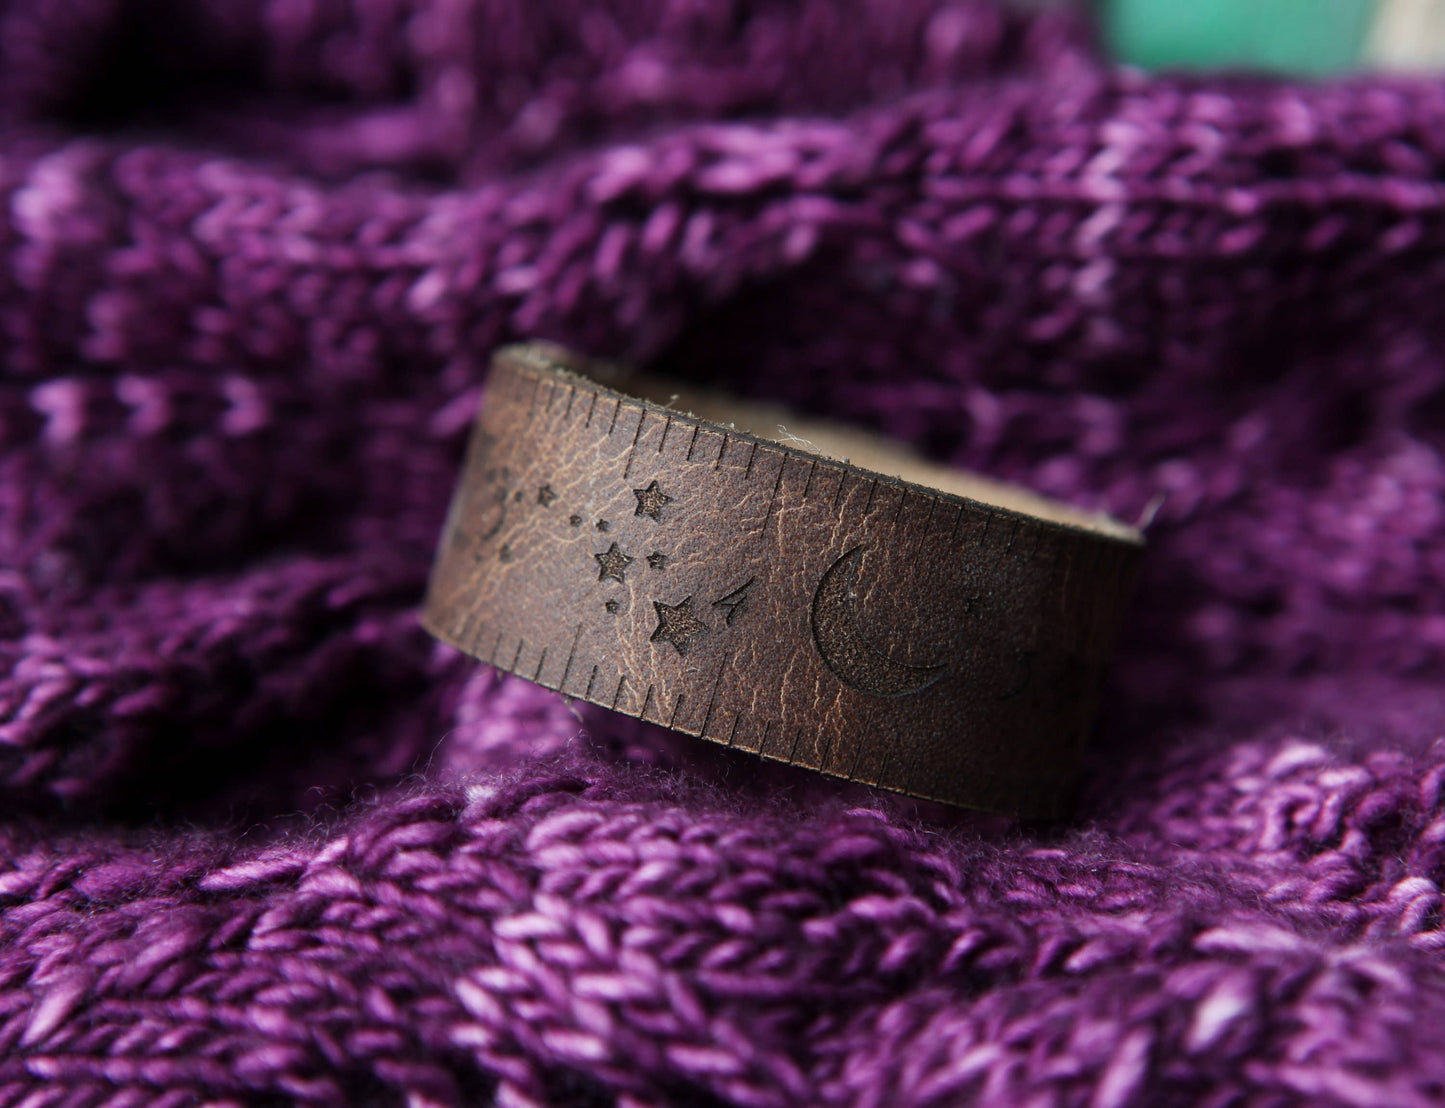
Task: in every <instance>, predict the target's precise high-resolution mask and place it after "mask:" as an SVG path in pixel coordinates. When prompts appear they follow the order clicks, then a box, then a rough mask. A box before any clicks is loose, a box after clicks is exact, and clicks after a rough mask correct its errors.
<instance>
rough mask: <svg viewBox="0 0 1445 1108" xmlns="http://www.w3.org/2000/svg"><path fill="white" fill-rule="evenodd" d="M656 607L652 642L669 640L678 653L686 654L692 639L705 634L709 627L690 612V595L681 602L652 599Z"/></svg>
mask: <svg viewBox="0 0 1445 1108" xmlns="http://www.w3.org/2000/svg"><path fill="white" fill-rule="evenodd" d="M652 606H653V607H654V608H656V609H657V630H656V631H654V632H653V633H652V641H653V642H670V643H672V645H673V649H675V650H676V651H677V652H678V653H679V654H686V653H687V652H688V650H689V649H690V648H691V646H692V640H693V639H695V638H697V637H698V636H699V635H706V634H707V633H708V631H709V630H711V628H709V627H708V625H707V624H706V623H704V622H703V621H702V620H700V619H698V618H697V616H695V615H693V614H692V597H690V596H689V597H688V598H687V599H686V600H684V601H683V602H682V603H681V604H664V603H663V602H662V601H660V600H654V601H653V602H652Z"/></svg>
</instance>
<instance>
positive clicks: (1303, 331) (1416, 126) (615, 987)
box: [0, 0, 1445, 1108]
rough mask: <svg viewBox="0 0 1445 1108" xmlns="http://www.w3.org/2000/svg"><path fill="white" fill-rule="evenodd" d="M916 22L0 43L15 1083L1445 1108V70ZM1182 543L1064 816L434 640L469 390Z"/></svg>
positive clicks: (384, 5)
mask: <svg viewBox="0 0 1445 1108" xmlns="http://www.w3.org/2000/svg"><path fill="white" fill-rule="evenodd" d="M1089 42H1090V40H1089V35H1088V31H1087V28H1086V27H1084V25H1083V23H1082V21H1081V20H1080V19H1079V18H1078V17H1076V16H1073V15H1069V14H1067V13H1059V12H1049V13H1045V14H1018V13H1014V12H1004V11H1002V10H1000V9H996V8H994V7H992V6H990V5H987V4H984V3H981V2H977V0H969V2H962V3H960V2H955V3H944V2H940V0H934V2H923V0H908V2H900V0H891V2H889V3H887V4H884V3H877V4H874V3H865V2H863V0H852V2H849V0H836V2H832V3H824V2H821V0H809V2H804V3H800V4H781V3H777V4H773V3H764V2H761V0H758V2H754V3H743V2H741V0H739V2H736V3H724V2H718V3H700V2H684V0H666V2H664V0H655V2H650V3H645V4H636V3H631V2H625V0H611V2H610V3H600V4H598V3H593V4H586V5H581V4H577V5H573V4H564V3H548V4H538V3H532V2H523V0H446V2H443V0H314V2H308V3H300V2H283V0H272V2H263V0H226V2H225V3H215V4H205V5H190V4H180V3H171V2H162V0H157V2H155V3H151V4H145V5H132V4H121V3H117V2H113V0H111V2H106V0H93V2H86V0H67V2H65V3H53V2H51V0H44V2H42V0H7V2H0V121H3V122H0V1105H5V1106H7V1108H8V1106H18V1105H24V1106H25V1108H40V1106H46V1108H48V1106H50V1105H66V1106H71V1105H75V1106H86V1108H89V1106H101V1105H105V1106H107V1108H112V1106H113V1108H121V1106H125V1108H130V1106H141V1105H144V1106H147V1108H150V1106H160V1105H164V1106H166V1108H172V1106H175V1108H179V1106H181V1105H191V1104H196V1105H200V1104H235V1105H268V1106H269V1105H278V1104H290V1103H299V1104H314V1105H330V1104H338V1103H343V1104H358V1105H398V1106H400V1105H405V1106H407V1108H430V1106H433V1105H452V1104H455V1105H474V1104H483V1103H489V1102H495V1103H498V1104H501V1105H504V1106H507V1108H520V1106H524V1105H526V1106H532V1105H539V1106H540V1105H547V1106H568V1108H572V1106H584V1105H585V1106H588V1108H592V1106H598V1105H613V1104H615V1105H618V1106H619V1108H644V1106H647V1108H652V1106H656V1108H662V1106H665V1105H739V1106H749V1108H751V1106H772V1105H779V1106H783V1105H799V1104H819V1105H838V1106H857V1108H864V1106H875V1105H876V1106H879V1108H883V1106H890V1108H891V1106H895V1105H907V1106H915V1105H916V1106H927V1108H942V1106H950V1105H964V1104H970V1105H971V1104H981V1105H995V1106H1009V1108H1014V1106H1025V1105H1027V1106H1035V1105H1037V1106H1044V1105H1058V1106H1064V1105H1089V1106H1092V1108H1122V1106H1125V1105H1183V1104H1189V1105H1195V1104H1200V1105H1219V1106H1223V1105H1226V1104H1228V1105H1251V1106H1277V1105H1278V1106H1282V1105H1292V1104H1306V1103H1308V1104H1326V1105H1348V1106H1369V1105H1391V1106H1396V1105H1399V1106H1411V1105H1426V1104H1431V1103H1436V1102H1438V1100H1439V1099H1440V1097H1441V1096H1442V1095H1445V1030H1442V1028H1445V966H1442V963H1441V958H1442V955H1445V951H1442V945H1445V940H1442V931H1441V910H1442V897H1441V891H1440V882H1441V880H1442V879H1445V875H1442V866H1445V858H1442V849H1445V846H1442V844H1445V792H1442V786H1445V748H1442V747H1441V746H1440V745H1438V744H1437V739H1438V738H1439V737H1440V736H1441V734H1442V733H1445V694H1442V693H1441V692H1440V688H1441V679H1442V670H1445V542H1442V539H1445V508H1442V503H1445V458H1442V447H1445V353H1442V351H1445V312H1442V311H1441V310H1440V307H1439V306H1440V305H1441V304H1442V303H1445V83H1441V82H1439V81H1430V80H1416V81H1385V80H1379V79H1369V80H1365V79H1358V80H1354V81H1347V82H1341V83H1334V84H1324V85H1311V86H1305V85H1292V84H1282V83H1274V82H1266V81H1262V80H1258V79H1245V78H1212V79H1189V80H1183V79H1174V78H1159V79H1146V78H1143V77H1141V76H1138V75H1136V74H1130V73H1126V72H1118V71H1114V70H1112V69H1110V68H1109V67H1108V65H1107V64H1106V63H1105V62H1104V61H1102V60H1100V59H1099V58H1097V57H1096V56H1094V55H1093V54H1092V52H1091V48H1090V45H1089ZM530 335H541V336H545V337H549V338H554V339H559V340H564V341H569V342H572V343H575V344H578V345H580V346H583V347H585V348H587V349H589V350H592V351H594V352H596V353H600V354H606V355H611V356H618V357H626V358H632V359H636V360H639V361H642V362H645V363H647V364H649V365H653V366H656V367H659V368H664V369H666V370H668V371H669V372H673V373H677V374H682V375H686V376H691V377H693V378H694V379H697V380H701V381H707V382H711V383H716V384H724V385H727V386H729V387H731V388H734V389H736V390H739V391H742V392H745V393H749V394H752V395H758V396H766V397H772V398H778V399H783V400H787V401H789V402H791V403H793V404H795V405H797V406H799V407H801V408H804V409H807V410H810V411H814V412H821V413H826V414H831V415H833V416H836V417H839V418H844V419H851V420H854V421H858V422H863V423H868V424H871V425H872V426H874V427H876V428H878V429H881V430H883V431H885V432H887V433H890V434H892V435H895V436H897V437H900V438H903V439H907V440H909V441H911V442H913V443H915V444H917V445H918V446H920V447H921V448H922V449H924V450H926V451H927V452H928V453H930V454H931V455H933V456H935V457H937V458H941V459H944V460H946V461H949V462H951V463H954V464H958V465H963V466H969V467H973V468H977V469H981V470H983V471H986V472H988V473H990V474H993V475H996V476H999V477H1004V478H1009V479H1014V480H1018V481H1022V482H1024V483H1026V484H1029V485H1031V486H1033V487H1035V488H1038V489H1040V490H1043V491H1045V492H1048V493H1051V494H1053V495H1056V496H1060V497H1063V498H1065V499H1068V500H1070V501H1072V502H1075V503H1079V504H1083V505H1087V506H1090V507H1102V508H1106V509H1108V510H1111V511H1113V512H1115V513H1117V514H1119V515H1120V516H1122V517H1124V518H1127V519H1130V520H1132V519H1136V518H1144V519H1148V520H1149V521H1150V522H1149V524H1148V534H1149V541H1150V549H1149V552H1148V557H1147V560H1146V567H1145V574H1144V578H1143V580H1142V582H1141V585H1140V588H1139V591H1138V593H1137V595H1136V598H1135V603H1134V606H1133V617H1132V620H1131V623H1130V626H1129V630H1128V633H1127V635H1126V641H1125V642H1124V643H1123V645H1122V647H1121V652H1120V658H1119V663H1118V665H1117V667H1116V670H1115V673H1114V677H1113V682H1112V687H1111V688H1112V691H1111V697H1110V701H1109V704H1108V706H1107V709H1106V711H1105V715H1104V719H1103V720H1102V722H1101V728H1100V733H1099V736H1098V741H1097V743H1096V746H1095V750H1094V753H1093V755H1092V758H1093V765H1092V770H1091V775H1090V779H1089V782H1088V785H1087V788H1086V794H1085V797H1084V800H1083V802H1082V805H1081V809H1080V815H1079V819H1078V820H1077V821H1076V822H1075V823H1074V824H1071V825H1069V826H1066V827H1062V828H1032V827H1012V826H1007V825H999V824H997V823H995V822H991V821H984V820H977V821H970V820H967V819H957V818H951V817H948V816H947V815H945V814H944V813H940V812H936V811H926V810H919V809H917V808H912V807H909V806H907V805H904V804H903V803H901V802H899V801H896V800H893V799H889V798H883V797H876V796H872V795H870V794H868V793H867V792H865V791H861V790H839V789H836V788H834V787H833V786H831V785H828V784H827V783H824V782H818V781H812V780H810V779H807V778H804V777H799V776H796V775H792V774H788V773H784V772H781V771H778V770H774V769H769V768H767V767H762V768H759V767H757V766H753V765H751V764H750V763H748V762H747V761H746V760H743V759H740V758H736V757H732V756H729V755H728V754H727V753H726V752H719V751H713V750H708V749H700V748H699V746H698V744H695V743H692V742H688V741H680V740H678V739H677V738H676V737H674V736H669V735H667V734H666V733H664V732H662V731H660V730H659V729H657V728H652V727H647V726H642V725H637V724H634V723H631V722H627V721H618V720H613V719H611V718H610V717H609V716H608V715H607V714H606V713H604V712H601V711H598V710H595V709H591V708H587V709H580V708H574V707H573V706H569V705H567V704H566V703H564V702H563V701H561V700H560V699H559V698H557V697H555V696H553V695H552V694H550V693H546V692H544V691H542V690H539V689H536V688H534V687H532V686H529V685H527V684H525V683H523V682H518V681H515V680H512V679H501V678H498V677H496V676H495V675H493V674H492V673H490V672H489V671H486V670H485V669H484V668H480V667H478V666H476V665H474V664H473V663H470V662H468V661H466V660H464V659H461V658H460V657H458V656H457V655H456V654H455V653H454V652H452V651H449V650H448V649H446V648H444V647H441V646H439V645H436V644H435V643H433V642H432V641H431V640H430V639H428V637H427V636H426V635H425V634H423V633H422V632H421V631H420V630H419V628H418V627H417V624H416V621H415V606H416V604H417V602H418V600H419V598H420V591H421V588H422V585H423V582H424V579H425V575H426V572H427V569H428V566H429V561H430V555H431V546H432V544H433V542H434V541H435V537H436V534H437V531H438V530H439V528H440V524H441V518H442V514H443V512H444V510H445V504H446V499H447V496H448V495H449V493H450V489H451V484H452V480H453V478H454V475H455V472H456V466H457V464H458V462H459V460H460V450H461V445H462V441H463V438H464V435H465V432H466V428H467V425H468V421H469V419H470V417H471V415H472V414H473V412H474V410H475V405H476V402H477V395H478V384H479V382H480V380H481V379H482V374H483V373H484V369H485V365H486V358H487V355H488V353H489V351H490V349H491V348H492V347H493V346H494V345H495V344H496V343H498V342H501V341H505V340H509V339H513V338H517V337H522V336H530Z"/></svg>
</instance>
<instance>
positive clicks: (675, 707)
mask: <svg viewBox="0 0 1445 1108" xmlns="http://www.w3.org/2000/svg"><path fill="white" fill-rule="evenodd" d="M685 695H686V694H684V693H678V694H677V699H676V700H675V701H673V704H672V714H671V715H670V716H668V717H667V725H668V726H669V727H671V726H672V725H673V723H675V722H676V721H677V713H678V712H680V711H682V701H683V697H684V696H685Z"/></svg>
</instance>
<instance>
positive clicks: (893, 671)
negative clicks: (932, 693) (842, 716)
mask: <svg viewBox="0 0 1445 1108" xmlns="http://www.w3.org/2000/svg"><path fill="white" fill-rule="evenodd" d="M862 560H863V548H862V547H861V546H855V547H853V549H851V550H849V551H847V552H845V553H844V554H843V555H842V556H841V557H840V558H838V560H837V561H835V562H834V563H833V564H832V565H831V566H829V567H828V570H827V572H826V573H824V574H823V576H822V578H821V579H820V580H819V581H818V588H817V590H816V591H815V592H814V593H813V611H812V627H813V645H814V646H815V647H817V650H818V654H819V655H820V656H821V657H822V659H823V662H824V663H825V664H826V665H827V667H828V669H830V670H831V671H832V672H833V675H834V676H835V677H837V678H838V680H840V681H842V682H843V684H845V685H847V686H848V687H849V688H852V689H857V690H858V691H859V692H861V693H867V694H868V695H870V696H910V695H912V694H913V693H917V692H922V691H923V690H924V689H926V688H928V687H929V686H930V685H932V684H933V683H934V682H935V681H937V680H938V679H939V678H940V677H942V676H943V674H944V672H945V671H946V670H947V668H948V666H947V665H946V664H938V665H931V666H915V665H908V664H906V663H903V662H898V661H894V660H893V659H892V658H890V657H889V656H888V655H887V654H884V653H883V652H882V651H881V650H878V649H876V648H875V647H873V646H872V645H871V644H870V643H869V642H868V640H867V639H866V638H865V637H864V636H863V632H862V630H861V629H860V628H859V626H858V613H857V611H856V610H855V603H856V601H857V595H858V593H857V587H858V567H859V565H860V563H861V562H862Z"/></svg>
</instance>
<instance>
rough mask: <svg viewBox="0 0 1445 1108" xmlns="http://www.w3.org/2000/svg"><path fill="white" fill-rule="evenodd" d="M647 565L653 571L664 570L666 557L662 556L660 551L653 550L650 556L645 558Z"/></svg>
mask: <svg viewBox="0 0 1445 1108" xmlns="http://www.w3.org/2000/svg"><path fill="white" fill-rule="evenodd" d="M647 564H648V565H650V566H651V567H652V568H653V569H666V568H667V555H666V554H664V553H663V552H662V551H661V550H654V551H653V552H652V553H651V554H649V555H648V556H647Z"/></svg>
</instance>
